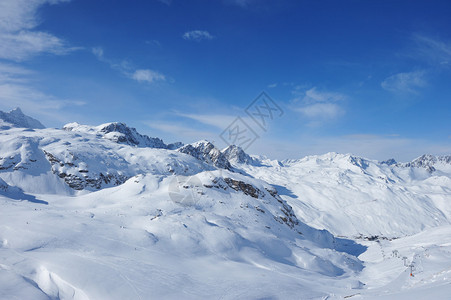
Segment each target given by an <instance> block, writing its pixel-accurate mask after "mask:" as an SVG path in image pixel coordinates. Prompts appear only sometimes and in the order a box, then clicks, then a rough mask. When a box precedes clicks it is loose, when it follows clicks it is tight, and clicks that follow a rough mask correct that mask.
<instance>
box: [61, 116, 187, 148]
mask: <svg viewBox="0 0 451 300" xmlns="http://www.w3.org/2000/svg"><path fill="white" fill-rule="evenodd" d="M63 129H64V130H66V131H78V132H85V133H91V134H96V135H99V136H101V137H103V138H104V139H108V140H111V141H113V142H115V143H118V144H125V145H130V146H135V147H149V148H159V149H171V150H173V149H177V148H179V147H181V146H182V145H183V144H182V143H180V142H177V143H173V144H169V145H166V144H165V143H164V142H163V140H161V139H159V138H152V137H149V136H147V135H143V134H140V133H139V132H138V131H136V129H135V128H132V127H128V126H127V125H126V124H125V123H119V122H112V123H106V124H103V125H100V126H95V127H93V126H87V125H80V124H78V123H69V124H66V125H64V127H63Z"/></svg>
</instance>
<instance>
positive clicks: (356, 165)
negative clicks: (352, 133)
mask: <svg viewBox="0 0 451 300" xmlns="http://www.w3.org/2000/svg"><path fill="white" fill-rule="evenodd" d="M0 119H1V120H0V299H161V298H164V299H343V298H346V299H412V298H416V299H447V298H449V295H451V156H433V155H424V156H421V157H419V158H418V159H415V160H414V161H412V162H407V163H398V162H395V161H394V160H388V161H385V162H378V161H374V160H369V159H365V158H361V157H356V156H353V155H350V154H337V153H327V154H324V155H317V156H308V157H304V158H302V159H297V160H286V161H277V160H270V159H267V158H265V157H260V156H253V155H249V154H247V153H245V152H244V151H243V150H242V149H241V148H239V147H237V146H234V145H232V146H229V147H227V148H226V149H223V150H220V149H217V148H216V147H215V145H213V144H212V143H211V142H208V141H199V142H195V143H192V144H187V145H183V144H182V143H178V142H177V143H170V144H166V143H165V142H164V141H163V140H161V139H159V138H153V137H148V136H146V135H142V134H140V133H138V132H137V131H136V130H135V129H134V128H130V127H128V126H127V125H126V124H124V123H107V124H103V125H99V126H88V125H80V124H78V123H69V124H67V125H65V126H64V127H63V128H62V129H52V128H44V126H43V125H42V124H41V123H40V122H39V121H37V120H35V119H33V118H31V117H28V116H26V115H24V114H23V113H22V112H21V111H20V109H16V110H13V111H11V112H9V113H5V112H0ZM411 272H412V274H411ZM411 275H412V276H411Z"/></svg>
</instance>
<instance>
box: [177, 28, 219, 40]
mask: <svg viewBox="0 0 451 300" xmlns="http://www.w3.org/2000/svg"><path fill="white" fill-rule="evenodd" d="M182 37H183V38H184V39H185V40H190V41H196V42H200V41H202V40H211V39H213V38H214V37H213V36H212V35H211V34H210V33H209V32H208V31H205V30H193V31H188V32H185V33H184V34H183V36H182Z"/></svg>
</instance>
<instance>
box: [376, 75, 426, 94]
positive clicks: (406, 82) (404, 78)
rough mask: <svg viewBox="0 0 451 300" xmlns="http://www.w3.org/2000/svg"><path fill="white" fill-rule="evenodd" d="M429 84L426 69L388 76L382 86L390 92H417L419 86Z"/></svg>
mask: <svg viewBox="0 0 451 300" xmlns="http://www.w3.org/2000/svg"><path fill="white" fill-rule="evenodd" d="M426 85H427V83H426V80H425V72H424V71H414V72H407V73H398V74H395V75H392V76H390V77H388V78H386V79H385V80H384V81H383V82H382V83H381V87H382V88H383V89H385V90H387V91H390V92H396V93H416V92H417V90H418V88H422V87H425V86H426Z"/></svg>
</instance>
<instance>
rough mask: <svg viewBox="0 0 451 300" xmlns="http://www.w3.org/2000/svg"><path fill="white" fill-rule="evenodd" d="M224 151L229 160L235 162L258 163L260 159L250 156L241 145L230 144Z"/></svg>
mask: <svg viewBox="0 0 451 300" xmlns="http://www.w3.org/2000/svg"><path fill="white" fill-rule="evenodd" d="M222 153H223V154H224V155H225V157H226V158H227V160H228V161H229V162H231V163H235V164H257V163H258V161H257V160H256V159H254V158H252V157H250V156H249V155H248V154H247V153H246V152H244V150H243V149H242V148H241V147H238V146H235V145H230V146H228V147H227V148H225V149H224V150H222Z"/></svg>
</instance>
